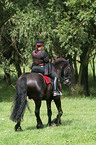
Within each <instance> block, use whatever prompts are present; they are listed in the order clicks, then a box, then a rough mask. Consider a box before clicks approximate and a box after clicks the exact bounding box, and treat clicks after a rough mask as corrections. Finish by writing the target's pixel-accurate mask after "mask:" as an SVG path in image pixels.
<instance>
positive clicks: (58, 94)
mask: <svg viewBox="0 0 96 145" xmlns="http://www.w3.org/2000/svg"><path fill="white" fill-rule="evenodd" d="M61 95H62V93H61V92H60V91H53V96H61Z"/></svg>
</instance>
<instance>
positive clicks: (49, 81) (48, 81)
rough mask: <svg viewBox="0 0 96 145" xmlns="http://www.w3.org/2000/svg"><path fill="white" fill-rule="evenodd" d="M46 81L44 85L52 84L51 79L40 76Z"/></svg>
mask: <svg viewBox="0 0 96 145" xmlns="http://www.w3.org/2000/svg"><path fill="white" fill-rule="evenodd" d="M40 75H41V76H42V77H43V78H44V79H45V81H46V84H52V79H50V78H49V77H48V76H45V75H42V74H40Z"/></svg>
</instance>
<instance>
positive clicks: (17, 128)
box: [15, 122, 22, 131]
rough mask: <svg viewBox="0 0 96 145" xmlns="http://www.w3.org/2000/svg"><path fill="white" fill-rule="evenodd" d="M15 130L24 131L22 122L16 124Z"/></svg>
mask: <svg viewBox="0 0 96 145" xmlns="http://www.w3.org/2000/svg"><path fill="white" fill-rule="evenodd" d="M15 131H22V128H21V126H20V122H18V123H17V124H16V125H15Z"/></svg>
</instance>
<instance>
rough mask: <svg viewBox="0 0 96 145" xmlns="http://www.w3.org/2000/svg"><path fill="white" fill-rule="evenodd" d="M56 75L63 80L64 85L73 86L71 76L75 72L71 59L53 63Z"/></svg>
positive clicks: (58, 60) (62, 59)
mask: <svg viewBox="0 0 96 145" xmlns="http://www.w3.org/2000/svg"><path fill="white" fill-rule="evenodd" d="M53 64H54V66H55V70H56V73H57V74H58V75H59V76H60V77H61V78H62V80H63V83H64V84H66V85H68V86H70V85H71V74H72V72H73V66H72V62H71V61H70V59H67V60H66V59H64V58H58V59H56V60H55V61H54V62H53Z"/></svg>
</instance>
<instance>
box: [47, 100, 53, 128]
mask: <svg viewBox="0 0 96 145" xmlns="http://www.w3.org/2000/svg"><path fill="white" fill-rule="evenodd" d="M46 104H47V115H48V126H51V116H52V111H51V100H47V101H46Z"/></svg>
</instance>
